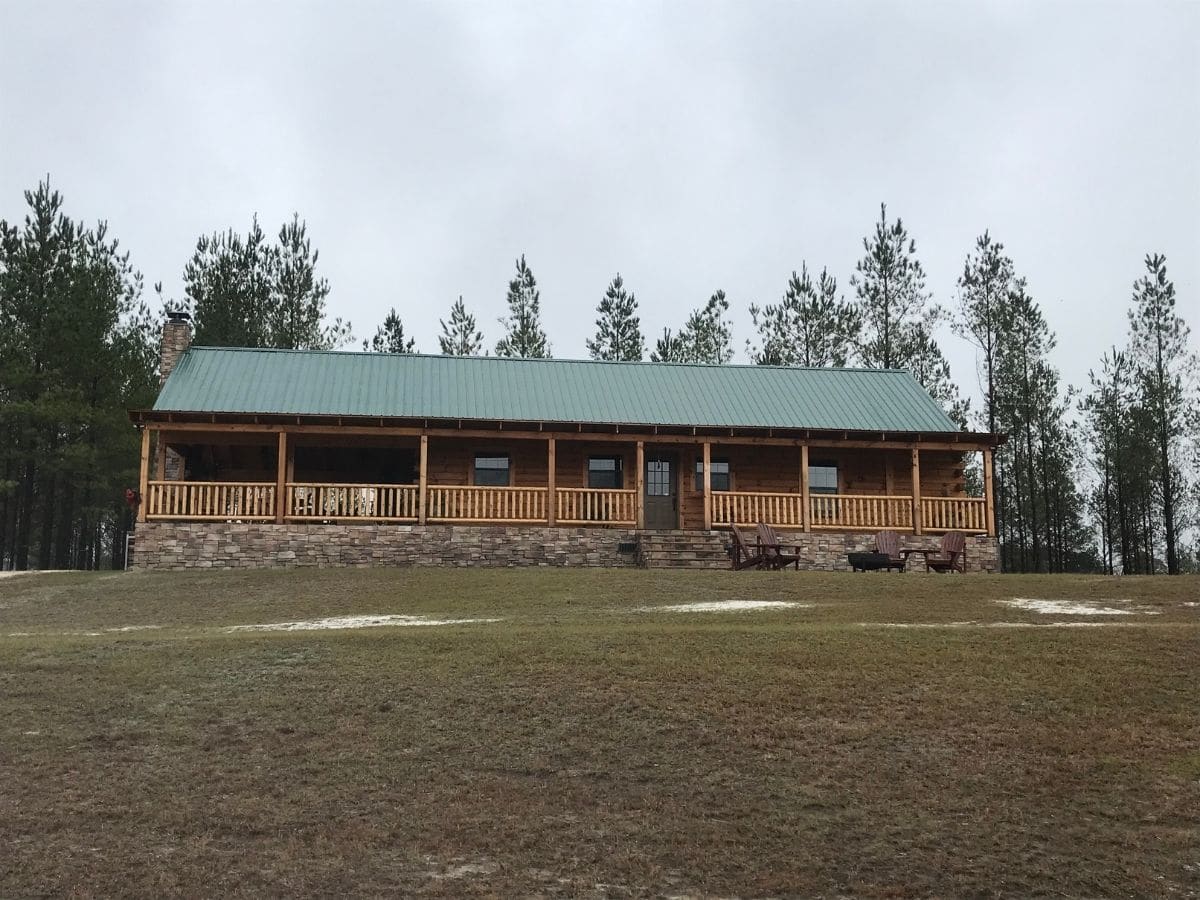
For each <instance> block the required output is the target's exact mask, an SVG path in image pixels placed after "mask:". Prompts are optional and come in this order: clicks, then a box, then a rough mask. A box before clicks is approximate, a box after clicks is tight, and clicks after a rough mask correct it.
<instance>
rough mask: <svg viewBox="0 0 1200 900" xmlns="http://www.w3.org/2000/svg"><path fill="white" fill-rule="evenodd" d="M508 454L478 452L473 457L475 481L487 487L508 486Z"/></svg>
mask: <svg viewBox="0 0 1200 900" xmlns="http://www.w3.org/2000/svg"><path fill="white" fill-rule="evenodd" d="M508 479H509V466H508V456H507V455H501V454H498V453H497V454H482V453H481V454H478V455H476V457H475V483H476V484H479V485H487V486H489V487H508Z"/></svg>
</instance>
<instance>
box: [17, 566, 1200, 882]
mask: <svg viewBox="0 0 1200 900" xmlns="http://www.w3.org/2000/svg"><path fill="white" fill-rule="evenodd" d="M1013 598H1030V599H1036V600H1060V601H1069V603H1068V605H1067V606H1066V607H1065V609H1066V610H1075V609H1078V608H1079V607H1078V606H1077V605H1074V604H1076V603H1077V602H1078V601H1089V600H1090V601H1092V602H1093V603H1094V605H1095V606H1099V607H1102V608H1106V609H1116V610H1119V611H1121V612H1127V613H1130V614H1127V615H1077V614H1071V613H1070V612H1066V611H1063V610H1062V609H1060V610H1059V611H1057V612H1050V613H1043V612H1036V611H1032V610H1028V609H1020V608H1014V607H1011V606H1007V605H1004V604H1002V603H1001V602H999V601H1002V600H1011V599H1013ZM727 600H772V601H791V602H794V603H796V604H798V605H796V606H792V607H780V608H769V609H760V610H753V611H750V610H741V611H732V612H730V611H718V612H677V611H667V610H654V609H650V610H646V609H641V608H642V607H659V606H665V605H669V604H680V603H692V602H719V601H727ZM1197 601H1200V579H1195V578H1191V579H1184V578H1176V579H1165V578H1161V579H1160V578H1155V579H1149V578H1142V579H1134V578H1127V579H1109V578H1098V577H1066V576H1063V577H1058V576H1056V577H1022V576H1004V577H984V576H971V577H937V576H925V575H915V574H905V575H876V574H872V575H856V576H852V575H816V574H805V573H795V572H790V573H758V572H752V573H744V574H738V573H726V572H716V573H707V572H706V573H691V572H684V573H669V572H668V573H662V572H646V571H641V570H625V571H621V570H612V571H604V570H582V571H578V570H577V571H561V570H554V571H550V570H539V571H533V570H510V571H481V570H321V571H296V572H210V573H206V574H190V573H189V574H171V573H159V574H136V575H127V574H96V575H89V574H79V575H74V574H70V575H66V574H64V575H22V576H15V577H11V578H4V579H0V896H4V897H11V896H24V895H31V894H32V895H43V894H52V895H62V894H74V895H79V896H90V895H113V894H139V895H159V894H164V893H168V894H174V893H180V894H212V895H234V896H237V895H242V896H256V895H261V894H263V893H269V894H294V893H319V894H328V895H336V894H346V893H351V894H380V893H385V894H386V893H390V894H403V895H411V894H425V895H433V896H455V897H459V896H479V895H483V896H511V895H530V894H534V895H543V896H595V897H607V896H611V897H625V896H645V895H678V896H707V895H721V896H728V895H738V896H763V895H804V896H810V895H823V896H830V897H832V896H840V895H854V896H886V897H907V896H921V895H939V896H993V895H1004V896H1013V897H1025V896H1030V895H1043V894H1048V895H1064V894H1065V895H1072V896H1129V895H1156V896H1184V897H1186V896H1196V895H1197V893H1198V892H1200V836H1198V835H1200V684H1198V679H1197V673H1198V671H1200V606H1196V605H1195V604H1196V603H1197ZM350 614H405V615H428V616H431V617H433V618H435V619H497V620H499V621H492V622H483V621H476V622H466V623H460V624H452V625H437V626H422V627H399V626H395V625H392V626H386V627H376V628H359V629H350V630H324V631H293V632H263V631H251V630H243V631H230V630H227V629H228V628H229V627H230V626H236V625H251V624H263V623H275V622H282V621H296V620H311V619H315V618H319V617H325V616H335V615H350ZM1081 622H1098V623H1102V624H1100V625H1079V624H1078V623H1081ZM964 623H966V624H964ZM1006 623H1007V624H1006ZM1066 623H1073V624H1069V625H1068V626H1067V627H1060V626H1062V625H1064V624H1066ZM898 625H909V626H912V625H916V626H917V627H896V626H898ZM131 626H155V627H153V628H149V627H146V628H134V629H131ZM1047 626H1053V627H1047ZM112 629H130V630H112Z"/></svg>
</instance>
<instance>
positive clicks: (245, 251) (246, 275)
mask: <svg viewBox="0 0 1200 900" xmlns="http://www.w3.org/2000/svg"><path fill="white" fill-rule="evenodd" d="M272 257H273V253H272V250H271V247H270V246H269V244H268V243H267V239H266V235H265V234H263V230H262V227H261V226H260V225H259V224H258V216H255V217H254V219H253V221H252V223H251V225H250V231H249V232H248V233H247V235H246V237H245V239H243V238H242V236H241V235H239V234H237V233H235V232H234V231H233V229H229V230H228V231H225V232H221V233H214V234H212V235H202V236H201V237H200V238H199V239H198V240H197V241H196V252H195V253H194V254H193V255H192V258H191V260H189V261H188V263H187V265H186V266H185V267H184V270H183V283H184V296H185V298H186V303H187V305H188V307H189V308H190V311H191V313H192V319H193V322H194V327H195V341H196V343H197V344H199V345H202V346H216V347H269V346H270V345H271V316H270V310H271V292H272V282H273V280H274V269H275V262H274V259H273V258H272Z"/></svg>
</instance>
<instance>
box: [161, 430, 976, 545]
mask: <svg viewBox="0 0 1200 900" xmlns="http://www.w3.org/2000/svg"><path fill="white" fill-rule="evenodd" d="M884 438H885V439H881V440H864V439H861V438H858V439H852V438H849V437H847V438H843V439H841V440H837V439H833V438H827V439H821V438H816V439H811V440H797V439H771V438H749V437H748V438H742V439H740V440H739V439H738V438H736V437H734V436H730V437H728V438H722V437H719V436H716V435H699V434H693V435H686V434H647V435H636V434H634V435H621V434H617V433H586V432H580V433H572V432H559V433H552V434H546V433H544V432H521V431H501V430H496V431H489V432H487V433H479V432H472V431H470V430H467V429H462V428H458V429H453V428H421V429H414V428H408V429H390V430H387V431H384V430H383V429H380V428H363V427H361V426H360V427H337V426H328V427H323V428H316V427H313V426H308V427H305V426H296V427H291V428H289V427H288V426H285V425H278V424H276V425H267V424H262V425H259V424H254V423H250V424H239V425H225V426H219V425H216V424H211V425H205V424H201V423H181V424H173V425H172V424H168V425H162V426H160V427H154V426H152V425H150V424H147V425H146V426H145V427H144V428H143V432H142V461H141V462H142V467H141V472H142V475H141V478H142V481H141V496H142V504H141V506H140V508H139V520H140V521H144V522H164V521H166V522H170V521H173V522H214V523H215V522H256V523H276V524H339V525H354V524H375V525H380V524H383V525H386V524H393V523H394V524H413V525H438V524H455V525H541V526H551V527H555V526H563V527H567V526H570V527H576V526H595V527H608V528H619V529H634V530H643V529H656V530H673V529H683V530H696V531H699V530H703V531H711V530H713V529H724V528H729V527H730V526H731V525H734V524H740V525H750V524H753V523H756V522H766V523H769V524H771V525H773V526H775V527H777V528H782V529H789V530H794V531H798V532H850V533H853V532H872V531H878V530H880V529H893V530H898V531H902V532H907V533H911V534H914V535H921V534H938V533H943V532H946V531H965V532H968V533H973V534H980V535H992V534H994V531H993V526H992V523H993V521H994V519H993V515H992V501H991V495H992V483H991V482H992V479H991V448H990V447H987V446H969V445H968V446H960V445H957V444H953V443H947V442H945V441H940V442H939V441H919V440H915V441H903V442H902V441H895V440H887V439H886V436H884ZM971 452H978V453H981V454H982V456H983V459H982V481H983V488H984V490H983V496H979V497H974V496H968V494H967V491H966V477H965V459H966V457H965V454H967V453H971ZM364 475H365V476H367V477H365V478H364V477H363V476H364Z"/></svg>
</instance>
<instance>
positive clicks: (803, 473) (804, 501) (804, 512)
mask: <svg viewBox="0 0 1200 900" xmlns="http://www.w3.org/2000/svg"><path fill="white" fill-rule="evenodd" d="M800 521H801V523H802V524H803V525H804V530H805V531H812V509H811V504H810V503H809V502H808V444H801V445H800Z"/></svg>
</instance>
